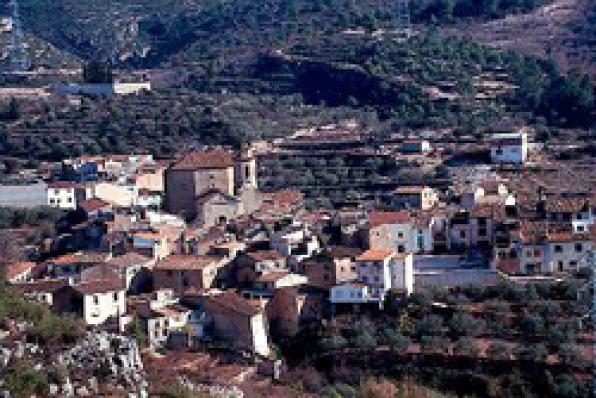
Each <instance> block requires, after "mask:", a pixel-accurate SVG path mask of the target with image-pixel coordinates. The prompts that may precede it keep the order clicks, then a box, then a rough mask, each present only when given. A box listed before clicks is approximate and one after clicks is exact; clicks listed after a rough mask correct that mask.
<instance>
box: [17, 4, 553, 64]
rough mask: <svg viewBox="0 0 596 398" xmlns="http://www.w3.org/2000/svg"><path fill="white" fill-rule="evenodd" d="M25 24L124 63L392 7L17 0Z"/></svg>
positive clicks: (200, 51)
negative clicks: (18, 0)
mask: <svg viewBox="0 0 596 398" xmlns="http://www.w3.org/2000/svg"><path fill="white" fill-rule="evenodd" d="M549 1H550V0H509V1H507V2H495V1H492V0H472V1H470V0H454V1H444V0H418V1H415V2H412V7H411V13H412V19H413V20H414V21H416V22H419V23H427V22H433V23H451V22H453V21H454V20H457V19H459V18H465V17H474V18H500V17H502V16H504V15H506V14H507V13H511V12H522V11H527V10H530V9H532V8H534V7H536V6H539V5H542V4H545V3H548V2H549ZM20 4H21V9H22V14H23V16H24V22H25V23H24V25H25V29H26V31H27V32H28V33H29V34H30V36H31V37H40V38H42V39H44V40H46V41H47V42H49V43H51V44H52V45H54V46H55V47H57V48H59V49H61V50H63V51H64V52H65V53H71V54H75V55H77V56H79V57H81V58H86V59H88V58H96V57H101V58H110V59H113V60H114V61H115V62H117V63H121V64H124V65H129V66H131V65H133V66H134V65H143V66H151V67H154V66H156V65H158V64H161V63H163V62H168V61H170V62H174V63H185V64H187V63H197V62H204V61H206V60H213V59H217V60H218V61H219V62H222V61H223V62H237V61H238V60H241V59H242V58H243V57H244V56H246V55H247V54H251V53H253V52H254V51H255V50H261V49H263V48H274V47H280V46H281V47H283V46H285V45H287V44H292V43H295V42H299V41H302V40H304V39H305V38H312V37H317V36H319V37H320V36H326V35H328V34H330V33H336V32H339V31H342V30H344V29H347V28H353V27H364V28H367V29H377V28H394V27H395V16H396V8H395V5H394V3H393V2H387V1H382V0H366V1H354V0H316V1H312V0H260V1H249V0H232V1H225V2H224V1H220V0H184V1H176V0H132V1H124V0H112V1H102V2H97V1H94V0H52V1H48V0H21V1H20Z"/></svg>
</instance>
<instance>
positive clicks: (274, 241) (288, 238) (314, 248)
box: [271, 224, 321, 261]
mask: <svg viewBox="0 0 596 398" xmlns="http://www.w3.org/2000/svg"><path fill="white" fill-rule="evenodd" d="M271 247H272V248H273V249H274V250H277V251H278V252H279V253H281V254H282V255H284V256H292V257H294V258H295V259H296V260H298V261H302V260H303V259H305V258H308V257H311V256H312V255H313V254H315V253H317V252H318V251H319V250H320V248H321V247H320V245H319V240H318V239H317V237H316V235H315V234H313V233H312V232H310V231H309V230H308V228H307V227H306V226H305V225H302V224H292V225H290V226H289V227H287V228H285V229H284V230H282V231H279V232H277V233H275V234H273V236H272V237H271Z"/></svg>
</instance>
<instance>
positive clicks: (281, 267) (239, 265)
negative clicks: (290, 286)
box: [235, 250, 289, 286]
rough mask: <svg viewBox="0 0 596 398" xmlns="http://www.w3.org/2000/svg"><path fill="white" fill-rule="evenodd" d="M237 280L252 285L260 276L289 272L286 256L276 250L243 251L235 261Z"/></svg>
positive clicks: (242, 283)
mask: <svg viewBox="0 0 596 398" xmlns="http://www.w3.org/2000/svg"><path fill="white" fill-rule="evenodd" d="M235 265H236V280H237V281H238V283H239V284H241V285H245V286H248V285H252V283H253V282H254V281H255V280H256V279H257V278H258V277H259V276H260V275H264V274H269V273H280V272H288V271H289V269H288V266H287V262H286V257H285V256H283V255H281V254H280V253H279V252H277V251H275V250H257V251H252V252H248V253H242V254H240V255H239V256H238V258H237V259H236V261H235Z"/></svg>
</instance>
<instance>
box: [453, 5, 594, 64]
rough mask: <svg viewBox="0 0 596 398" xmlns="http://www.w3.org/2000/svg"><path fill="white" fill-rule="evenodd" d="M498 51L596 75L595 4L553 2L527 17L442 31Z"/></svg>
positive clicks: (522, 15) (513, 17)
mask: <svg viewBox="0 0 596 398" xmlns="http://www.w3.org/2000/svg"><path fill="white" fill-rule="evenodd" d="M444 32H445V33H446V34H449V35H457V36H460V37H467V38H470V39H472V40H474V41H477V42H479V43H484V44H487V45H490V46H494V47H497V48H504V49H508V50H515V51H520V52H523V53H526V54H531V55H535V56H538V57H541V58H546V57H551V58H553V59H554V60H555V61H556V62H557V64H558V65H559V66H560V67H561V68H562V69H564V70H570V69H573V68H576V69H579V70H583V71H584V72H586V73H589V74H591V75H592V76H596V41H595V40H594V38H595V37H596V3H595V2H594V1H591V0H556V1H554V2H553V3H552V4H548V5H545V6H543V7H539V8H537V9H536V10H534V11H532V12H529V13H527V14H520V15H509V16H507V17H506V18H504V19H499V20H493V21H488V22H484V21H482V22H472V23H465V24H457V25H455V26H450V27H447V28H445V29H444Z"/></svg>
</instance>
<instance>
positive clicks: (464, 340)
mask: <svg viewBox="0 0 596 398" xmlns="http://www.w3.org/2000/svg"><path fill="white" fill-rule="evenodd" d="M453 353H454V354H456V355H463V356H468V357H476V356H477V355H478V347H476V343H475V342H474V340H473V339H470V338H468V337H461V338H459V339H458V340H457V341H456V342H455V344H454V345H453Z"/></svg>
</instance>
